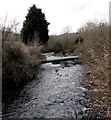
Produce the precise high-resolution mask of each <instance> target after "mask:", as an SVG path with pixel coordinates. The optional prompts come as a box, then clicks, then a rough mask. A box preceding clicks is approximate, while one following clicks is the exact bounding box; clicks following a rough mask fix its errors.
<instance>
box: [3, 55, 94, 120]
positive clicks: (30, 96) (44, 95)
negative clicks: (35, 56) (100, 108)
mask: <svg viewBox="0 0 111 120" xmlns="http://www.w3.org/2000/svg"><path fill="white" fill-rule="evenodd" d="M51 57H52V56H51ZM83 78H84V72H83V65H79V64H76V65H73V64H72V63H71V62H69V63H68V64H67V65H65V64H64V63H61V64H52V63H46V64H42V65H41V67H40V70H39V72H38V75H37V78H36V79H35V80H33V81H31V82H29V83H28V84H27V85H25V86H24V88H23V89H22V90H21V92H19V93H18V95H17V97H15V99H14V100H13V101H12V102H11V103H7V104H6V105H4V107H3V118H75V119H76V120H82V119H90V118H93V117H95V116H94V114H92V112H91V110H90V108H89V107H88V106H87V107H86V105H84V104H81V101H85V100H86V99H87V98H86V97H85V92H86V91H87V89H86V88H84V87H83V86H82V85H81V84H80V83H81V81H83ZM89 111H90V112H89Z"/></svg>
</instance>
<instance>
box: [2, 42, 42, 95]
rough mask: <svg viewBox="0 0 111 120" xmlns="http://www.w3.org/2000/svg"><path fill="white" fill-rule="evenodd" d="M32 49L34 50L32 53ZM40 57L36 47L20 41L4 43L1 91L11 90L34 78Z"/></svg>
mask: <svg viewBox="0 0 111 120" xmlns="http://www.w3.org/2000/svg"><path fill="white" fill-rule="evenodd" d="M36 49H37V50H36ZM33 50H34V51H35V50H36V52H33V54H32V51H33ZM30 53H31V54H30ZM40 57H41V54H40V51H39V50H38V47H36V48H35V47H34V48H33V47H31V46H26V45H25V44H23V43H22V42H21V41H17V42H7V43H5V44H4V48H3V81H2V84H3V93H4V92H7V91H10V90H12V91H13V90H15V89H16V88H19V87H21V86H23V85H24V84H26V83H27V82H28V81H29V80H32V79H34V78H35V77H36V75H37V73H36V72H37V68H38V65H39V63H38V62H37V59H39V58H40Z"/></svg>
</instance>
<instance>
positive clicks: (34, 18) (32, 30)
mask: <svg viewBox="0 0 111 120" xmlns="http://www.w3.org/2000/svg"><path fill="white" fill-rule="evenodd" d="M28 11H29V12H28V14H27V16H26V20H25V21H24V22H23V28H22V30H21V37H22V40H23V42H24V43H26V44H28V43H29V42H34V41H37V42H39V43H40V44H45V43H47V41H48V39H49V36H48V25H49V23H48V22H47V20H46V19H45V14H44V13H42V11H41V9H38V8H36V6H35V5H33V6H32V7H30V9H29V10H28Z"/></svg>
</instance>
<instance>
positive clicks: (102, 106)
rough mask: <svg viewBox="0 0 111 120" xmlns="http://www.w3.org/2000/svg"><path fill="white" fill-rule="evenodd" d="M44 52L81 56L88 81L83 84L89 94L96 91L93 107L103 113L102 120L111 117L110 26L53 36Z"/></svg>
mask: <svg viewBox="0 0 111 120" xmlns="http://www.w3.org/2000/svg"><path fill="white" fill-rule="evenodd" d="M44 50H45V51H54V52H55V53H56V54H57V55H60V56H67V55H79V54H82V63H83V64H84V65H85V73H86V77H87V79H85V80H84V81H83V82H82V83H81V84H82V85H84V86H85V87H87V88H88V89H90V90H96V91H98V93H97V92H96V94H95V96H94V97H93V99H92V101H93V104H92V107H94V108H95V109H97V110H100V111H101V110H102V113H100V115H99V116H100V117H101V118H104V119H105V118H107V117H110V116H111V113H110V101H109V100H110V99H111V96H110V90H111V89H110V87H109V86H111V85H110V84H111V83H109V70H110V67H109V26H108V24H107V23H97V24H96V23H93V22H89V23H87V24H86V25H85V26H83V27H82V28H80V29H79V30H78V32H77V33H69V34H68V33H66V34H62V35H59V36H50V39H49V42H48V44H47V46H46V48H44Z"/></svg>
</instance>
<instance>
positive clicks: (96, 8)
mask: <svg viewBox="0 0 111 120" xmlns="http://www.w3.org/2000/svg"><path fill="white" fill-rule="evenodd" d="M109 2H110V0H1V2H0V17H5V16H6V14H7V16H8V18H9V19H16V20H17V21H18V22H20V25H19V28H20V29H21V27H22V24H23V21H24V19H25V16H26V15H27V12H28V11H27V9H29V7H30V6H32V5H33V4H35V5H36V6H37V7H38V8H41V9H42V12H43V13H45V16H46V19H47V21H48V22H50V25H49V34H60V33H62V32H63V29H64V28H65V27H66V26H70V27H71V31H72V32H76V31H77V29H79V28H80V27H81V26H82V25H83V24H85V23H86V22H88V21H95V20H97V21H106V22H108V21H109Z"/></svg>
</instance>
